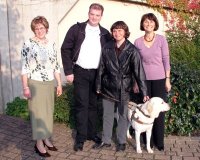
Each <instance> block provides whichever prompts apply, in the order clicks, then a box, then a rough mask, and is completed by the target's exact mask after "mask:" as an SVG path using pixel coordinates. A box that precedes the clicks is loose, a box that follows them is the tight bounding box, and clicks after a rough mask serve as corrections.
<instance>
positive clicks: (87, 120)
mask: <svg viewBox="0 0 200 160" xmlns="http://www.w3.org/2000/svg"><path fill="white" fill-rule="evenodd" d="M96 71H97V70H96V69H83V68H81V67H80V66H78V65H75V66H74V99H75V105H74V111H75V125H76V130H77V135H76V141H77V142H84V141H85V140H86V139H87V138H93V137H94V136H95V135H96V122H97V95H96V91H95V78H96Z"/></svg>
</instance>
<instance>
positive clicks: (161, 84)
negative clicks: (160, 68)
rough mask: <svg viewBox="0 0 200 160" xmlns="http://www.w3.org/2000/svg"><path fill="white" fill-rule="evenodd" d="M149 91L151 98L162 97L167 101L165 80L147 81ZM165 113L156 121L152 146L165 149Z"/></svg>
mask: <svg viewBox="0 0 200 160" xmlns="http://www.w3.org/2000/svg"><path fill="white" fill-rule="evenodd" d="M147 90H148V95H149V97H150V98H151V97H160V98H163V100H164V101H166V100H167V94H166V90H165V79H161V80H147ZM164 124H165V113H164V112H161V113H160V114H159V116H158V118H156V119H155V121H154V125H153V129H152V135H151V146H153V145H155V146H157V147H164V128H165V126H164ZM143 139H144V143H146V136H145V135H144V134H143Z"/></svg>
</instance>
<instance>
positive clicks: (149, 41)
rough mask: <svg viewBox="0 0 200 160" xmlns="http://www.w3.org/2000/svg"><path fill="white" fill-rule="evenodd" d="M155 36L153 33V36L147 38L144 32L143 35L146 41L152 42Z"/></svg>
mask: <svg viewBox="0 0 200 160" xmlns="http://www.w3.org/2000/svg"><path fill="white" fill-rule="evenodd" d="M154 38H155V33H154V34H153V38H152V39H150V40H148V39H147V37H146V34H145V35H144V40H145V41H147V42H152V41H153V40H154Z"/></svg>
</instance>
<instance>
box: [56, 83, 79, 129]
mask: <svg viewBox="0 0 200 160" xmlns="http://www.w3.org/2000/svg"><path fill="white" fill-rule="evenodd" d="M73 103H74V99H73V85H66V86H63V94H62V95H61V96H59V97H56V100H55V110H54V121H56V122H63V123H65V124H67V125H68V126H70V127H71V128H74V126H75V124H74V116H73V111H74V110H73Z"/></svg>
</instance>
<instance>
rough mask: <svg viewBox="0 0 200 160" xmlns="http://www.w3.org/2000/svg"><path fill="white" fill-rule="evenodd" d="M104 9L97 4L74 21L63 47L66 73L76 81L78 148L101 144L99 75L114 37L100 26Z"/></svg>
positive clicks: (92, 5) (70, 78)
mask: <svg viewBox="0 0 200 160" xmlns="http://www.w3.org/2000/svg"><path fill="white" fill-rule="evenodd" d="M103 11H104V8H103V6H102V5H101V4H98V3H93V4H91V5H90V7H89V12H88V20H87V21H86V22H82V23H77V24H74V25H73V26H72V27H70V29H69V30H68V32H67V34H66V36H65V39H64V42H63V44H62V47H61V56H62V62H63V67H64V73H65V75H66V79H67V82H68V83H72V82H73V83H74V98H75V106H74V107H75V124H76V130H77V134H76V140H75V145H74V150H75V151H78V150H82V149H83V145H84V142H85V141H86V140H93V141H94V142H95V143H100V141H101V139H100V138H99V137H97V136H96V134H97V133H96V120H97V103H96V102H97V95H96V92H95V78H96V72H97V68H98V66H99V61H100V56H101V48H102V46H103V45H104V44H105V43H106V42H107V41H109V40H110V39H111V36H110V33H109V31H108V30H106V29H105V28H103V27H102V26H100V24H99V22H100V20H101V18H102V15H103Z"/></svg>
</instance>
